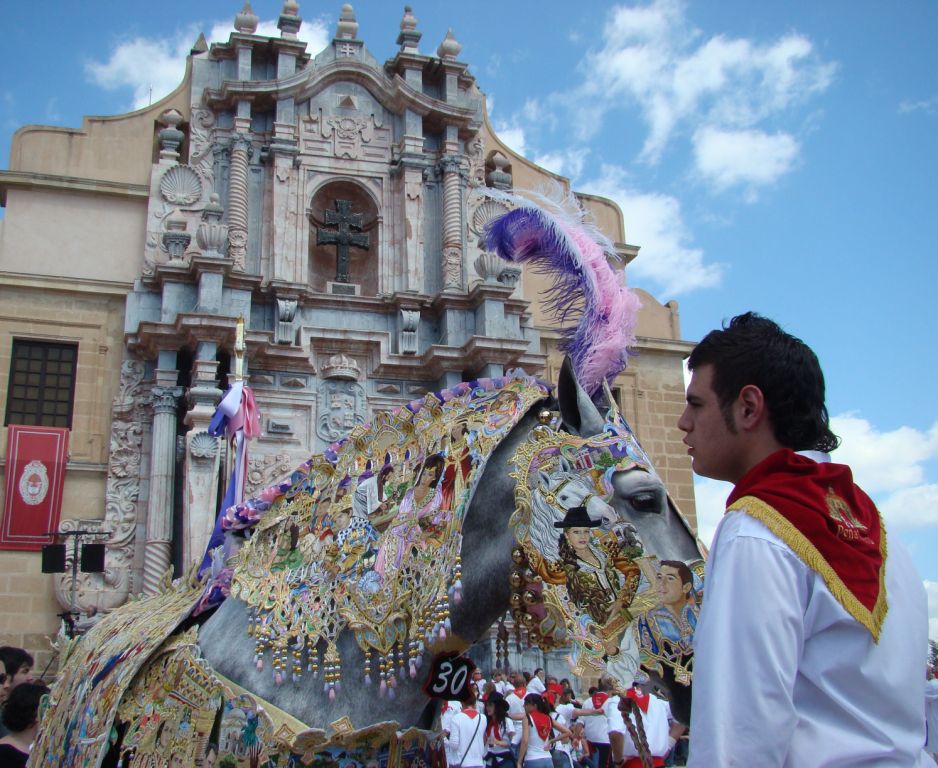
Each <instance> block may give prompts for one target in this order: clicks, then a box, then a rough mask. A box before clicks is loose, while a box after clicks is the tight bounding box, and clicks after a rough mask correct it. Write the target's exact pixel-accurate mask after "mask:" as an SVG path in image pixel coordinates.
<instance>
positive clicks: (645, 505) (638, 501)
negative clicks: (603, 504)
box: [629, 492, 658, 512]
mask: <svg viewBox="0 0 938 768" xmlns="http://www.w3.org/2000/svg"><path fill="white" fill-rule="evenodd" d="M629 502H630V503H631V504H632V506H633V507H634V508H635V510H636V511H638V512H655V511H657V507H658V495H657V494H655V493H651V492H649V493H636V494H635V495H634V496H631V497H630V498H629Z"/></svg>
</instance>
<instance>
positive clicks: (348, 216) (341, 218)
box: [316, 200, 369, 283]
mask: <svg viewBox="0 0 938 768" xmlns="http://www.w3.org/2000/svg"><path fill="white" fill-rule="evenodd" d="M326 224H333V225H335V227H336V230H335V231H331V230H328V229H317V230H316V245H333V244H334V245H335V260H336V267H335V281H336V282H337V283H348V282H350V280H349V275H348V249H349V246H352V247H354V248H361V249H363V250H366V251H367V250H368V245H369V243H368V235H365V234H362V233H361V228H362V215H361V214H360V213H352V203H351V202H350V201H348V200H336V201H335V210H334V211H328V210H327V211H326ZM353 229H357V230H358V232H353V231H352V230H353Z"/></svg>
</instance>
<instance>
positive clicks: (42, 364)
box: [3, 339, 78, 429]
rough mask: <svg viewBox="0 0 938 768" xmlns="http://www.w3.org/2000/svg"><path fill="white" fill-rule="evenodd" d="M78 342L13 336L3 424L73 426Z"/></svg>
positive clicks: (69, 427)
mask: <svg viewBox="0 0 938 768" xmlns="http://www.w3.org/2000/svg"><path fill="white" fill-rule="evenodd" d="M77 370H78V345H77V344H60V343H57V342H50V341H27V340H25V339H13V353H12V356H11V360H10V380H9V385H8V387H7V409H6V417H5V419H4V422H3V423H4V425H5V426H6V425H9V424H25V425H28V426H41V427H66V428H68V429H71V428H72V407H73V405H74V401H75V374H76V371H77Z"/></svg>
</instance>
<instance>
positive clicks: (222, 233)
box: [195, 192, 228, 257]
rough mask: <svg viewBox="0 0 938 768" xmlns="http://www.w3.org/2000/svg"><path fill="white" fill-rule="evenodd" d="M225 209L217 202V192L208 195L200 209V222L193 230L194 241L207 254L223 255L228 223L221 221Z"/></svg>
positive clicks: (226, 240)
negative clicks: (203, 206) (204, 204)
mask: <svg viewBox="0 0 938 768" xmlns="http://www.w3.org/2000/svg"><path fill="white" fill-rule="evenodd" d="M224 213H225V209H224V208H222V207H221V204H220V203H219V197H218V193H217V192H212V194H211V195H209V202H208V204H207V205H206V206H205V208H204V209H203V210H202V223H201V224H199V228H198V229H197V230H196V232H195V241H196V243H198V245H199V248H201V249H202V252H203V253H205V254H206V255H207V256H215V257H223V256H224V255H225V249H226V246H227V245H228V225H227V224H223V223H222V220H221V219H222V216H223V215H224Z"/></svg>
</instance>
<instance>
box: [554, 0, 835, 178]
mask: <svg viewBox="0 0 938 768" xmlns="http://www.w3.org/2000/svg"><path fill="white" fill-rule="evenodd" d="M581 71H582V73H583V82H582V84H581V85H580V86H579V87H578V88H577V89H575V91H574V92H573V93H572V94H569V97H570V101H572V103H573V106H574V110H575V111H581V110H584V109H585V110H588V112H589V116H588V118H584V119H579V120H578V121H577V122H578V127H579V130H580V134H581V138H588V137H590V136H592V135H594V134H595V132H596V131H598V130H599V128H600V127H601V124H602V118H603V116H604V114H605V113H606V112H608V111H610V110H613V109H633V107H634V105H637V106H638V108H639V111H640V113H641V115H642V118H643V119H644V121H645V123H646V124H647V127H648V133H647V136H646V138H645V141H644V145H643V147H642V151H641V154H640V158H641V159H642V160H644V161H646V162H648V163H650V164H655V163H657V162H658V161H659V160H660V159H661V157H662V155H663V153H664V152H665V151H666V149H667V148H668V147H669V145H670V144H671V143H672V141H673V140H674V139H675V137H676V136H690V137H693V136H694V135H695V134H697V133H698V131H699V130H700V129H701V127H702V126H709V127H710V128H711V129H713V130H717V131H722V132H727V133H729V132H731V131H751V132H752V133H751V134H750V138H751V139H755V138H758V137H760V135H761V137H762V138H761V142H760V150H761V152H762V153H763V154H765V155H766V156H765V157H764V158H763V162H762V163H761V164H760V167H757V168H756V169H755V170H753V171H752V172H751V173H750V177H749V178H742V181H743V182H744V183H747V184H753V183H763V184H764V183H771V181H774V180H775V179H777V178H778V176H779V175H781V174H783V173H785V172H787V171H788V170H790V169H791V167H792V164H793V160H794V156H795V155H796V154H797V151H798V143H797V141H796V140H794V139H793V138H792V137H790V136H787V135H786V134H785V133H784V132H783V133H779V134H776V135H775V136H769V135H768V134H767V133H766V132H765V131H764V129H760V125H759V124H760V123H762V122H763V121H767V120H769V119H772V120H773V121H776V122H777V121H779V120H780V119H783V118H791V117H793V112H794V110H793V108H794V107H795V106H797V105H799V104H801V103H803V102H805V101H806V100H807V99H809V98H810V97H812V96H814V95H816V94H818V93H821V92H823V91H824V90H826V89H827V88H828V87H829V86H830V84H831V82H832V81H833V78H834V75H835V73H836V65H834V64H832V63H829V62H825V61H823V60H822V59H821V58H820V56H819V55H818V54H817V52H816V51H815V50H814V46H813V44H812V43H811V41H810V40H809V39H808V38H806V37H804V36H802V35H798V34H794V33H790V34H786V35H783V36H781V37H779V38H777V39H775V40H774V41H769V42H767V43H760V42H756V41H752V40H748V39H745V38H730V37H726V36H724V35H713V36H709V37H706V36H704V35H703V34H702V33H701V32H700V30H698V29H696V28H694V26H693V25H692V23H691V22H690V20H689V19H688V18H687V15H686V9H685V3H683V2H680V0H653V1H652V2H650V3H648V4H646V5H642V6H619V7H616V8H615V9H614V10H613V11H612V12H611V14H610V15H609V17H608V18H607V20H606V24H605V28H604V31H603V44H602V47H600V48H598V49H596V50H593V51H591V52H590V53H588V54H587V56H586V57H585V58H584V60H583V62H582V64H581ZM755 129H759V130H755ZM700 138H701V139H705V138H707V136H706V134H704V135H703V136H701V137H700ZM710 138H714V136H711V137H710ZM704 149H709V150H710V151H704V152H703V154H701V155H699V158H700V159H702V160H704V161H709V163H710V164H711V165H709V166H706V168H707V169H708V170H709V172H704V170H705V169H704V168H699V169H698V170H700V171H701V172H702V177H703V178H705V179H708V180H711V181H714V182H716V183H718V184H722V185H724V186H728V185H731V184H733V183H739V182H737V181H735V180H734V179H735V178H736V177H737V176H739V175H740V174H741V169H740V168H739V164H738V163H734V164H729V162H728V161H727V160H726V159H723V160H722V162H718V161H719V159H720V158H719V156H715V154H714V153H715V151H716V148H715V147H706V146H705V147H704ZM770 161H771V162H770ZM714 163H716V165H715V166H714V165H713V164H714Z"/></svg>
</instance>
